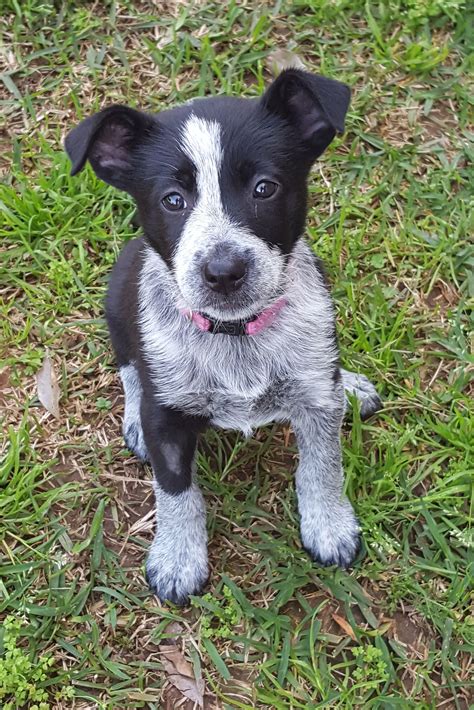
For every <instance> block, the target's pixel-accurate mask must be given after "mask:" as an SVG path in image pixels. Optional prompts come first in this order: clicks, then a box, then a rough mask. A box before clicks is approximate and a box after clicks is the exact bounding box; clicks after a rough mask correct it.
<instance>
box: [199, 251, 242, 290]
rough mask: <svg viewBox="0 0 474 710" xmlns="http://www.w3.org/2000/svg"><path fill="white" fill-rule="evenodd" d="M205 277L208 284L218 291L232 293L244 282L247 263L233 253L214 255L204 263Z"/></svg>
mask: <svg viewBox="0 0 474 710" xmlns="http://www.w3.org/2000/svg"><path fill="white" fill-rule="evenodd" d="M203 271H204V278H205V280H206V283H207V285H208V286H209V287H210V288H212V290H213V291H217V292H218V293H225V294H228V293H232V291H237V289H238V288H239V287H240V285H241V284H242V281H243V280H244V276H245V273H246V271H247V265H246V263H245V261H244V260H243V259H241V258H240V257H238V256H236V255H233V254H222V255H219V256H214V257H212V258H211V259H210V260H209V261H208V262H207V264H205V265H204V269H203Z"/></svg>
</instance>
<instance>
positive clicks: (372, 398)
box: [341, 370, 382, 419]
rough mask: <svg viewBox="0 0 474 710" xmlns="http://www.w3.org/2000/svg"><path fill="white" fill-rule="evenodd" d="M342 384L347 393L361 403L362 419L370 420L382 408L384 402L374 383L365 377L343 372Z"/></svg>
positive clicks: (346, 371)
mask: <svg viewBox="0 0 474 710" xmlns="http://www.w3.org/2000/svg"><path fill="white" fill-rule="evenodd" d="M341 374H342V383H343V385H344V389H345V390H346V392H349V393H350V394H353V395H354V396H355V397H357V399H358V401H359V411H360V416H361V418H362V419H368V418H369V417H371V416H372V414H375V412H378V411H379V409H381V408H382V400H381V398H380V396H379V393H378V392H377V390H376V389H375V387H374V385H373V384H372V382H371V381H370V380H369V379H368V377H366V376H365V375H359V374H357V373H355V372H349V371H348V370H341Z"/></svg>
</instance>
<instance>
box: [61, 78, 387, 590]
mask: <svg viewBox="0 0 474 710" xmlns="http://www.w3.org/2000/svg"><path fill="white" fill-rule="evenodd" d="M349 100H350V91H349V89H348V87H347V86H345V85H344V84H341V83H339V82H337V81H333V80H331V79H327V78H324V77H321V76H314V75H312V74H309V73H307V72H304V71H300V70H294V69H289V70H286V71H284V72H283V73H282V74H280V76H279V77H278V78H277V79H276V80H275V81H274V82H273V83H272V84H271V85H270V87H269V88H268V90H267V91H266V92H265V93H264V95H263V96H262V97H261V98H260V99H241V98H225V97H220V98H206V99H199V100H195V101H192V102H190V103H187V104H185V105H183V106H178V107H177V108H174V109H172V110H169V111H164V112H162V113H160V114H159V115H149V114H146V113H142V112H140V111H136V110H134V109H131V108H127V107H123V106H112V107H111V108H107V109H104V110H103V111H100V112H99V113H97V114H95V115H94V116H91V117H90V118H87V119H85V120H84V121H82V123H80V124H79V125H78V126H77V127H76V128H75V129H74V130H73V131H71V133H70V134H69V135H68V136H67V138H66V150H67V152H68V154H69V156H70V159H71V161H72V174H73V175H75V174H76V173H78V172H79V171H80V170H81V169H82V168H83V167H84V165H85V163H86V161H87V160H88V161H89V162H90V164H91V165H92V167H93V169H94V171H95V172H96V174H97V175H98V176H99V177H100V178H101V179H102V180H104V181H105V182H108V183H110V184H111V185H114V186H115V187H118V188H120V189H122V190H126V191H127V192H129V193H130V194H131V195H132V196H133V197H134V199H135V201H136V204H137V208H138V214H139V219H140V223H141V225H142V227H143V231H144V237H142V238H139V239H134V240H133V241H131V242H129V243H128V244H127V245H126V246H125V248H124V249H123V251H122V253H121V255H120V258H119V260H118V262H117V264H116V266H115V268H114V270H113V273H112V277H111V280H110V285H109V291H108V296H107V306H106V312H107V321H108V324H109V329H110V334H111V338H112V343H113V346H114V349H115V353H116V357H117V362H118V366H119V368H120V376H121V379H122V382H123V387H124V392H125V415H124V427H123V430H124V436H125V441H126V444H127V446H128V447H129V448H130V449H131V450H132V451H133V452H134V453H135V454H136V455H137V456H139V457H140V458H141V459H143V460H149V461H150V462H151V465H152V467H153V473H154V487H155V496H156V534H155V538H154V541H153V543H152V546H151V550H150V553H149V556H148V560H147V563H146V570H147V578H148V581H149V584H150V586H151V588H152V589H153V590H154V591H155V592H156V594H157V595H158V596H159V597H160V598H161V599H162V600H172V601H173V602H177V603H185V602H186V600H187V599H188V596H189V595H190V594H197V593H199V592H200V591H201V590H202V588H203V586H204V585H205V583H206V580H207V578H208V558H207V534H206V512H205V504H204V499H203V496H202V494H201V492H200V490H199V488H198V485H197V482H196V480H195V468H196V464H195V457H196V444H197V439H198V434H199V433H200V432H202V431H203V430H204V429H206V427H208V426H216V427H222V428H226V429H237V430H240V431H242V432H244V433H245V434H246V435H249V434H250V433H251V432H252V430H253V428H254V427H257V426H261V425H264V424H268V423H269V422H272V421H275V420H276V421H289V422H291V424H292V427H293V429H294V431H295V434H296V438H297V442H298V447H299V466H298V469H297V471H296V490H297V496H298V509H299V513H300V517H301V539H302V542H303V545H304V547H305V548H306V550H307V551H308V552H309V554H310V555H311V557H312V558H313V559H314V560H315V561H317V562H319V563H320V564H322V565H333V564H335V565H340V566H342V567H347V566H348V565H350V564H351V562H352V561H353V560H354V558H355V556H356V554H357V551H358V549H359V526H358V523H357V519H356V517H355V515H354V511H353V509H352V506H351V504H350V503H349V501H348V500H347V499H346V498H345V497H344V495H343V493H342V490H343V470H342V464H341V444H340V428H341V421H342V418H343V414H344V409H345V393H344V390H346V392H351V393H353V394H355V395H356V396H357V397H358V398H359V400H360V407H361V412H362V415H365V416H367V415H369V414H371V413H372V412H374V411H375V410H376V409H377V408H378V406H379V404H380V400H379V398H378V396H377V393H376V391H375V389H374V387H373V386H372V385H371V384H370V382H369V381H368V380H367V379H366V378H365V377H363V376H361V375H355V374H353V373H350V372H347V371H345V370H342V369H341V368H340V366H339V360H338V348H337V343H336V336H335V316H334V309H333V305H332V302H331V297H330V294H329V292H328V288H327V285H326V282H325V279H324V275H323V273H322V270H321V267H320V264H319V262H318V260H317V259H316V258H315V257H314V255H313V253H312V251H311V249H310V248H309V247H308V246H307V244H306V243H305V242H304V240H303V232H304V227H305V219H306V202H307V186H306V182H307V177H308V173H309V170H310V168H311V165H312V164H313V163H314V161H315V160H316V158H317V157H318V156H320V155H321V153H322V152H323V151H324V150H325V148H326V147H327V146H328V145H329V144H330V143H331V141H332V140H333V138H334V136H335V135H336V132H342V131H343V129H344V117H345V114H346V111H347V108H348V105H349Z"/></svg>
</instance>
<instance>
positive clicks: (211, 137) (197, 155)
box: [181, 114, 223, 209]
mask: <svg viewBox="0 0 474 710" xmlns="http://www.w3.org/2000/svg"><path fill="white" fill-rule="evenodd" d="M181 135H182V140H183V144H182V146H181V147H182V149H183V151H184V152H185V153H186V155H187V156H188V158H189V159H190V160H191V161H192V163H193V164H194V166H195V167H196V183H197V189H198V196H199V200H200V201H202V202H205V203H208V204H211V203H212V204H213V207H214V209H215V208H216V206H219V207H220V208H221V209H222V205H221V200H220V187H219V172H220V169H221V165H222V157H223V152H222V146H221V127H220V125H219V124H218V123H216V122H215V121H206V120H205V119H203V118H198V117H197V116H195V115H194V114H193V115H191V117H190V118H188V120H187V121H186V123H185V124H184V127H183V130H182V134H181Z"/></svg>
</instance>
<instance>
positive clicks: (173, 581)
mask: <svg viewBox="0 0 474 710" xmlns="http://www.w3.org/2000/svg"><path fill="white" fill-rule="evenodd" d="M145 576H146V581H147V583H148V586H149V587H150V590H151V591H152V592H153V593H154V594H156V596H157V597H158V598H159V599H160V601H162V602H172V603H173V604H177V605H178V606H186V605H187V604H189V597H190V595H194V594H202V591H203V589H204V587H205V585H206V582H207V580H208V576H209V573H208V570H207V566H203V567H202V568H196V569H195V570H189V569H188V570H186V571H184V570H180V569H175V570H171V571H168V570H167V569H166V566H165V565H164V566H161V565H159V564H158V565H157V559H156V557H155V558H154V559H150V558H149V559H148V560H147V563H146V573H145Z"/></svg>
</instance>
